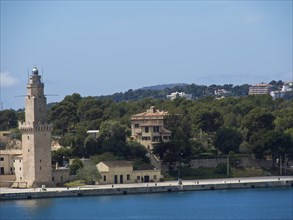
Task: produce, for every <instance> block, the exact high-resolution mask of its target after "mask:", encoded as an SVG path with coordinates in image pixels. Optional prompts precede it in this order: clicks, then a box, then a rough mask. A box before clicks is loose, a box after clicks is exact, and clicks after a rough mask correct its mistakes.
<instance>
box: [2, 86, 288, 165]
mask: <svg viewBox="0 0 293 220" xmlns="http://www.w3.org/2000/svg"><path fill="white" fill-rule="evenodd" d="M271 83H272V84H273V85H275V86H280V83H279V82H277V81H275V82H271ZM248 87H249V85H243V86H232V85H228V84H227V85H224V86H217V85H211V86H208V87H207V86H197V85H194V84H191V85H189V86H182V85H179V86H175V87H172V88H165V89H164V90H161V91H158V90H144V89H141V90H139V91H137V90H129V91H127V92H126V93H117V94H114V95H113V96H108V97H81V96H80V95H79V94H77V93H75V94H72V95H69V96H66V97H65V98H64V100H62V101H61V102H60V103H56V104H55V105H53V106H52V107H51V108H50V109H49V110H48V120H49V122H50V123H53V125H54V130H53V135H54V136H59V137H60V144H61V145H63V146H64V147H69V149H70V150H71V156H72V157H90V156H95V155H100V154H104V153H107V152H108V153H111V154H112V155H114V156H115V158H116V157H117V158H121V159H131V160H132V159H138V158H141V157H143V154H144V153H145V152H144V149H143V147H142V146H141V145H137V144H136V143H132V142H128V137H129V136H130V117H131V115H133V114H137V113H141V112H144V111H145V110H146V109H148V108H149V107H150V106H156V107H157V108H158V109H162V110H165V111H168V112H169V115H168V116H167V117H166V127H167V129H169V130H170V131H172V140H171V142H170V143H167V144H165V143H161V144H159V145H158V146H157V147H156V148H155V149H154V152H155V153H156V154H157V155H159V156H160V157H162V159H164V160H165V161H170V162H172V161H173V162H174V161H178V157H179V156H182V157H183V159H185V158H186V159H187V158H192V157H195V156H197V155H198V154H202V153H217V152H220V153H223V154H226V153H228V152H229V151H235V152H238V151H240V152H245V153H253V154H254V155H255V156H256V157H258V158H264V156H266V155H284V154H288V155H289V157H291V158H292V157H293V155H292V153H290V152H292V148H293V143H292V141H293V108H292V106H293V99H291V100H284V99H276V100H273V99H272V98H271V97H270V96H269V95H255V96H245V95H247V92H248ZM220 88H224V89H227V90H230V91H232V93H233V95H231V96H238V97H227V98H223V99H215V97H212V96H209V95H211V94H212V93H213V91H214V90H215V89H220ZM173 91H183V92H186V93H191V94H193V96H194V97H197V99H194V100H186V99H183V98H177V99H175V100H174V101H170V100H167V99H166V98H165V97H166V95H167V94H169V93H170V92H173ZM0 113H1V114H0V126H1V129H2V130H4V129H11V128H15V127H17V119H21V118H22V119H23V112H22V113H18V112H15V111H13V110H7V111H6V110H5V111H1V112H0ZM8 122H9V123H8ZM92 129H94V130H100V133H99V135H98V136H97V138H96V139H95V138H93V137H92V136H89V134H87V133H86V131H87V130H92ZM58 153H60V154H61V155H62V154H64V155H65V154H66V152H58ZM58 153H57V155H55V156H54V158H55V159H54V160H56V161H60V158H61V156H60V155H59V156H58ZM181 153H182V155H181ZM62 157H63V156H62Z"/></svg>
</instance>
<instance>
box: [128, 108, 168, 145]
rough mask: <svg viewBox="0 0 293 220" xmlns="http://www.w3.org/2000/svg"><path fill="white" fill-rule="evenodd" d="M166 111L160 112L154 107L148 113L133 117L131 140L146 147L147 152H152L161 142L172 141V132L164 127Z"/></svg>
mask: <svg viewBox="0 0 293 220" xmlns="http://www.w3.org/2000/svg"><path fill="white" fill-rule="evenodd" d="M167 115H168V112H166V111H160V110H159V109H156V108H155V107H154V106H152V107H151V108H150V109H148V110H147V111H146V112H143V113H139V114H136V115H132V117H131V139H132V140H134V141H137V142H139V143H140V144H142V145H144V146H145V147H146V149H147V150H152V149H153V148H154V146H155V145H156V144H158V143H160V142H168V141H170V139H171V131H169V130H167V129H166V128H165V127H164V119H165V117H166V116H167Z"/></svg>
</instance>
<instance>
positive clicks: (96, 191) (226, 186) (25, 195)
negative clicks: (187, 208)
mask: <svg viewBox="0 0 293 220" xmlns="http://www.w3.org/2000/svg"><path fill="white" fill-rule="evenodd" d="M239 181H240V180H239ZM269 187H293V180H284V181H283V180H281V181H268V182H244V183H242V182H237V183H224V182H223V183H217V184H199V183H198V182H194V184H188V185H171V184H170V185H163V186H159V185H152V186H149V185H145V186H139V187H133V186H132V187H121V188H118V187H113V188H92V189H84V188H76V189H67V190H60V191H58V190H56V191H38V192H18V193H1V195H0V200H12V199H39V198H58V197H80V196H104V195H127V194H142V193H163V192H169V193H170V192H187V191H202V190H230V189H249V188H269ZM57 189H58V188H57Z"/></svg>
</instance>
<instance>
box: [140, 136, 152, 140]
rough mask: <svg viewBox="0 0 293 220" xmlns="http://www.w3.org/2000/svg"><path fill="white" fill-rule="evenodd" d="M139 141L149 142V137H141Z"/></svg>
mask: <svg viewBox="0 0 293 220" xmlns="http://www.w3.org/2000/svg"><path fill="white" fill-rule="evenodd" d="M141 140H143V141H149V140H151V137H146V136H143V137H141Z"/></svg>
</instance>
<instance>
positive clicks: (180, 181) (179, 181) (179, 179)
mask: <svg viewBox="0 0 293 220" xmlns="http://www.w3.org/2000/svg"><path fill="white" fill-rule="evenodd" d="M182 155H183V153H180V161H179V167H178V184H179V185H182V180H181V178H180V170H181V160H182Z"/></svg>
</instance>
